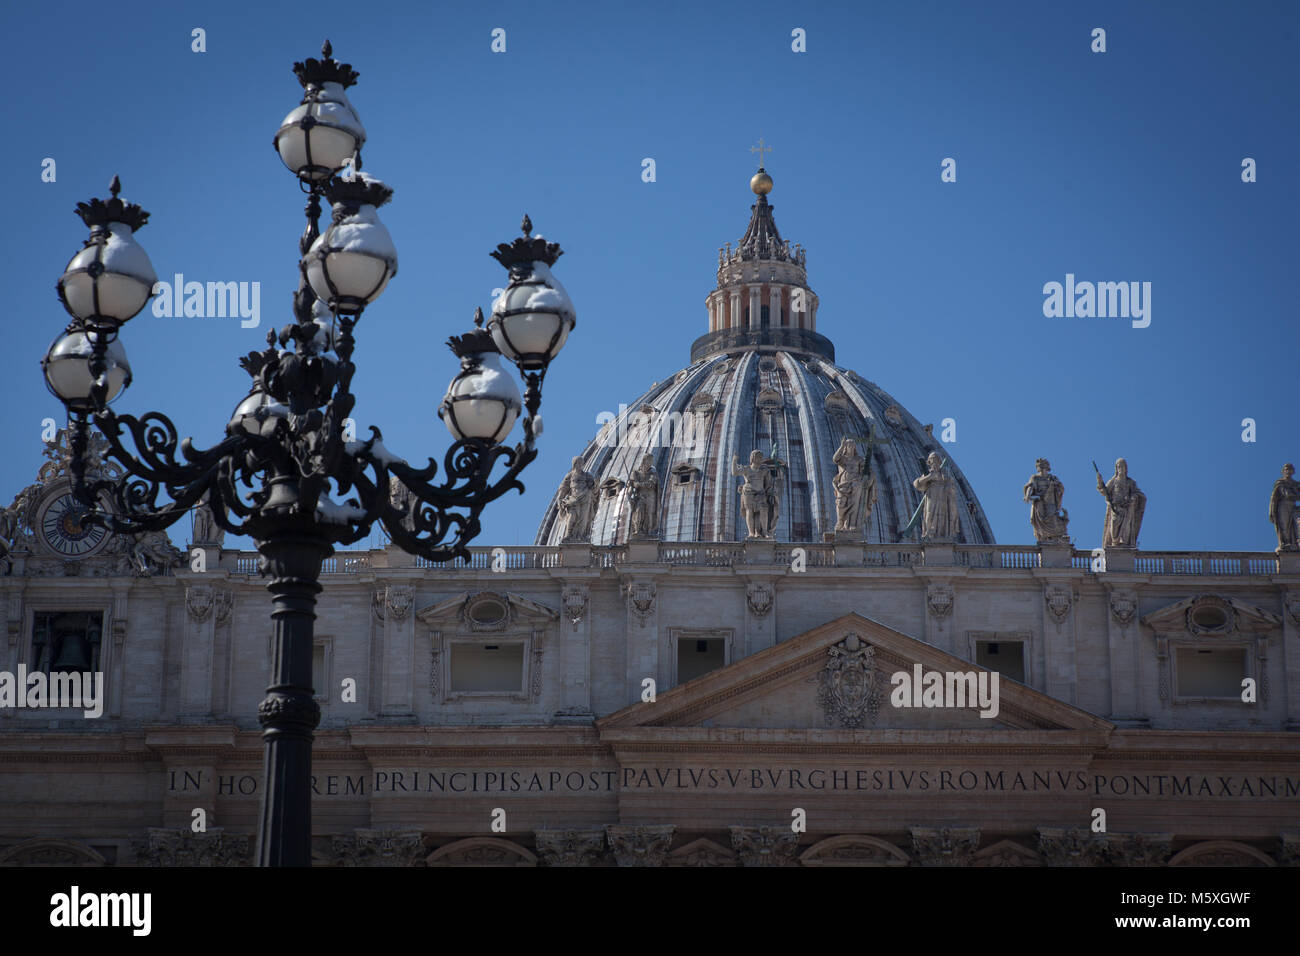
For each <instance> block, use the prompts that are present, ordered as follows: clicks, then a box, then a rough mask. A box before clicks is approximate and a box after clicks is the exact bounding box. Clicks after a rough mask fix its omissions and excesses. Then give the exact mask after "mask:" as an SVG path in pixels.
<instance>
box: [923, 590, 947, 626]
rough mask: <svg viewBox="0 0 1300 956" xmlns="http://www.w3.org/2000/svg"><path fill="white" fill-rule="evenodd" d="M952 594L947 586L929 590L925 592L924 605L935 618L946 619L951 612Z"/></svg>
mask: <svg viewBox="0 0 1300 956" xmlns="http://www.w3.org/2000/svg"><path fill="white" fill-rule="evenodd" d="M952 602H953V593H952V588H950V587H948V586H947V585H941V586H939V587H933V588H930V589H929V590H928V591H926V592H925V603H926V606H927V607H929V608H930V613H931V614H933V615H934V616H935V617H937V618H944V617H947V616H948V614H949V613H950V612H951V611H952Z"/></svg>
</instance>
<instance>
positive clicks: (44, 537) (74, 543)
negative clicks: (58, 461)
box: [32, 485, 110, 558]
mask: <svg viewBox="0 0 1300 956" xmlns="http://www.w3.org/2000/svg"><path fill="white" fill-rule="evenodd" d="M88 512H89V509H88V508H87V507H86V506H85V505H83V504H82V503H81V502H79V501H78V500H77V499H76V497H74V496H73V494H72V491H71V489H69V488H68V486H66V485H64V486H62V487H60V488H58V489H56V490H55V491H53V492H50V493H48V494H47V495H46V496H45V497H44V498H43V499H41V501H40V502H39V503H38V504H37V506H36V510H35V514H34V515H33V518H34V520H33V521H32V527H33V528H34V529H35V530H36V533H37V534H38V535H39V536H40V539H41V542H42V543H43V544H44V545H45V546H46V547H48V548H49V549H50V550H52V551H54V552H55V553H56V554H58V555H60V556H61V557H64V558H88V557H90V556H91V555H94V554H98V553H99V552H100V551H102V550H103V548H104V546H105V545H106V544H107V543H108V539H109V537H110V536H109V533H108V529H107V528H104V527H103V526H102V525H90V524H87V523H86V522H85V521H84V520H83V519H84V518H85V516H86V514H87V513H88Z"/></svg>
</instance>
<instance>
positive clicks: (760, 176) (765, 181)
mask: <svg viewBox="0 0 1300 956" xmlns="http://www.w3.org/2000/svg"><path fill="white" fill-rule="evenodd" d="M749 188H750V189H752V190H753V191H754V192H755V193H756V194H758V195H759V196H766V195H767V194H768V193H770V192H771V191H772V177H771V176H769V175H768V174H767V172H766V171H765V170H763V169H762V168H760V169H759V171H758V172H756V173H755V174H754V178H753V179H751V180H750V181H749Z"/></svg>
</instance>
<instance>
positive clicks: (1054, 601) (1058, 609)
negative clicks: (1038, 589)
mask: <svg viewBox="0 0 1300 956" xmlns="http://www.w3.org/2000/svg"><path fill="white" fill-rule="evenodd" d="M1043 598H1044V599H1045V600H1046V601H1047V610H1048V611H1050V612H1051V615H1052V617H1054V618H1056V623H1057V624H1060V623H1061V622H1062V621H1064V620H1065V618H1066V615H1068V614H1069V613H1070V605H1071V604H1072V603H1073V600H1074V599H1073V598H1072V597H1071V595H1070V592H1069V591H1067V590H1066V589H1065V588H1059V587H1053V588H1048V589H1047V592H1046V593H1045V594H1044V595H1043Z"/></svg>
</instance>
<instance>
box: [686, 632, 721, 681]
mask: <svg viewBox="0 0 1300 956" xmlns="http://www.w3.org/2000/svg"><path fill="white" fill-rule="evenodd" d="M726 657H727V642H726V641H725V640H724V639H723V638H720V637H710V638H704V639H700V638H697V637H679V638H678V639H677V683H679V684H685V683H686V682H687V681H691V680H694V679H695V678H697V677H700V676H702V675H704V674H707V673H709V671H716V670H717V669H718V668H720V667H722V666H723V665H724V664H726V662H727V661H726Z"/></svg>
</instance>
